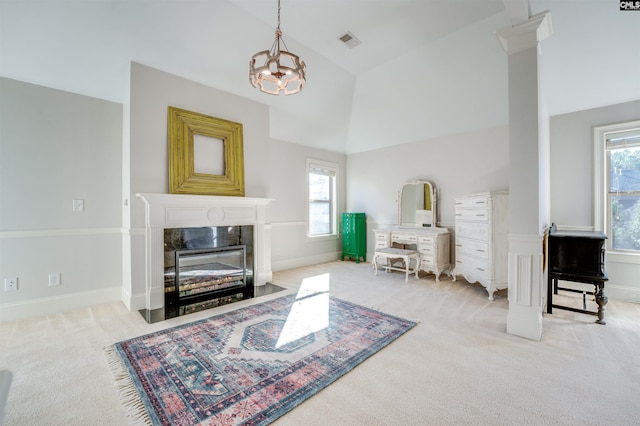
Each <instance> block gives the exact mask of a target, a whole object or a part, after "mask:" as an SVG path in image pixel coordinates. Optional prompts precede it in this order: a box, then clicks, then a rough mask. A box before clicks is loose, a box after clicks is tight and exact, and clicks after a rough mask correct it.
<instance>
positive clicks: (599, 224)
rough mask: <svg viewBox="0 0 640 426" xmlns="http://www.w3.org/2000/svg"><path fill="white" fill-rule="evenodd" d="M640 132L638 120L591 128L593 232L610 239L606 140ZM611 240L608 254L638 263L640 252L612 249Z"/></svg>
mask: <svg viewBox="0 0 640 426" xmlns="http://www.w3.org/2000/svg"><path fill="white" fill-rule="evenodd" d="M635 131H638V132H640V120H636V121H628V122H623V123H616V124H610V125H606V126H597V127H594V128H593V141H594V156H593V158H594V174H593V175H594V203H593V205H594V214H593V217H594V225H595V230H596V231H600V232H604V233H605V234H606V235H607V236H609V237H611V235H612V234H611V232H612V230H611V225H612V221H611V217H610V214H611V208H610V204H611V195H610V193H609V188H610V187H611V186H610V184H611V182H610V173H609V162H610V154H609V149H608V147H607V140H608V139H610V138H611V136H612V135H614V134H619V133H627V132H635ZM612 241H613V239H612V238H608V239H607V241H606V250H607V253H608V254H612V255H614V256H616V257H617V258H618V260H619V261H624V259H625V258H626V259H627V260H629V261H631V262H632V263H638V262H640V250H619V249H614V248H613V247H612Z"/></svg>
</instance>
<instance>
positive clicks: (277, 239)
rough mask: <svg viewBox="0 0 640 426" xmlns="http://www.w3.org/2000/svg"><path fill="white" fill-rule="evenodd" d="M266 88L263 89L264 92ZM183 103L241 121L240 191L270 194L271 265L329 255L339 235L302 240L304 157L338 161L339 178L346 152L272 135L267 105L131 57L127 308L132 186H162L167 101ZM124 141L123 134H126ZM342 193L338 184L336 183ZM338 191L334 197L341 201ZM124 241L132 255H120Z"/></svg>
mask: <svg viewBox="0 0 640 426" xmlns="http://www.w3.org/2000/svg"><path fill="white" fill-rule="evenodd" d="M265 96H268V95H265ZM169 106H176V107H179V108H184V109H187V110H190V111H195V112H198V113H202V114H207V115H211V116H214V117H219V118H224V119H227V120H231V121H236V122H240V123H242V125H243V133H244V138H243V139H244V171H245V195H246V196H247V197H264V198H274V199H276V201H274V202H273V204H272V205H271V206H269V210H268V217H267V221H268V222H272V223H274V227H273V229H272V245H273V250H272V258H273V259H272V260H273V266H272V268H273V269H275V270H277V269H276V268H286V267H291V266H301V265H306V264H312V263H317V262H319V261H326V260H332V259H335V258H337V256H338V253H337V251H338V248H339V241H338V240H331V241H323V242H314V243H311V242H309V241H307V240H306V233H305V232H304V231H305V228H304V225H302V224H303V223H306V196H307V195H306V194H307V193H306V169H305V167H306V164H305V159H306V157H312V158H317V159H322V160H327V161H334V162H336V163H339V164H340V167H341V169H342V171H343V178H342V182H341V185H342V186H344V176H345V173H344V167H345V166H344V165H345V155H344V154H337V153H332V152H329V151H324V150H321V149H315V148H310V147H303V146H301V145H297V144H293V143H286V142H280V141H274V140H271V139H270V137H269V135H270V127H269V123H270V114H277V113H278V112H277V111H270V110H269V107H267V106H266V105H264V104H261V103H258V102H254V101H251V100H248V99H246V98H242V97H239V96H236V95H232V94H230V93H226V92H224V91H221V90H217V89H214V88H211V87H207V86H204V85H202V84H199V83H196V82H193V81H190V80H187V79H184V78H181V77H178V76H175V75H172V74H169V73H166V72H163V71H159V70H156V69H153V68H150V67H147V66H144V65H141V64H137V63H132V65H131V101H130V134H129V136H130V138H129V140H130V142H129V146H128V147H127V149H126V151H127V152H128V153H129V155H130V160H129V163H128V164H125V169H126V170H128V171H129V174H130V182H129V185H127V184H126V183H125V188H128V192H127V189H125V194H123V198H124V199H126V200H128V201H129V202H128V204H129V207H127V206H125V207H124V209H125V210H127V209H130V212H129V214H130V219H131V228H130V229H128V232H127V233H128V235H129V237H128V238H129V245H128V246H126V247H125V249H124V253H125V256H124V258H123V264H124V269H125V271H128V270H129V267H130V270H131V272H130V273H127V274H125V276H124V279H123V281H124V287H123V301H124V302H125V304H126V305H127V306H128V307H129V308H130V309H132V310H134V309H142V308H144V307H145V302H144V301H145V297H144V291H145V282H144V265H145V264H144V208H143V207H144V206H143V202H142V201H141V200H139V199H137V198H136V197H135V194H136V193H140V192H152V193H168V191H169V175H168V162H169V160H168V153H167V144H168V142H167V108H168V107H169ZM125 141H126V138H125ZM341 192H342V193H343V194H344V191H341ZM344 199H345V198H344V195H342V197H341V200H340V202H339V204H340V205H341V206H344ZM129 247H130V250H131V256H130V257H129V256H127V255H126V254H127V251H128V250H127V249H128V248H129Z"/></svg>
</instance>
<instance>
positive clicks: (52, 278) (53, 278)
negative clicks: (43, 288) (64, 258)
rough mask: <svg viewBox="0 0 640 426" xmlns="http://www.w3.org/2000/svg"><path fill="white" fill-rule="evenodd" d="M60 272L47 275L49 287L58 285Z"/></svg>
mask: <svg viewBox="0 0 640 426" xmlns="http://www.w3.org/2000/svg"><path fill="white" fill-rule="evenodd" d="M60 284H61V282H60V272H52V273H50V274H49V287H53V286H56V285H60Z"/></svg>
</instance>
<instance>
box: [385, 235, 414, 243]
mask: <svg viewBox="0 0 640 426" xmlns="http://www.w3.org/2000/svg"><path fill="white" fill-rule="evenodd" d="M391 242H392V243H405V244H417V242H418V237H417V236H415V235H405V234H391Z"/></svg>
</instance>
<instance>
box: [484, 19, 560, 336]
mask: <svg viewBox="0 0 640 426" xmlns="http://www.w3.org/2000/svg"><path fill="white" fill-rule="evenodd" d="M551 32H552V30H551V18H550V16H549V13H548V12H544V13H541V14H539V15H535V16H532V17H530V18H529V20H528V21H525V22H522V23H519V24H517V25H514V26H511V27H507V28H502V29H500V30H498V31H497V32H496V35H497V36H498V39H499V40H500V43H501V44H502V47H503V48H504V50H505V51H506V53H507V54H508V56H509V58H508V65H509V164H510V173H509V274H508V277H509V278H508V280H509V282H508V285H509V314H508V316H507V332H508V333H511V334H515V335H518V336H522V337H525V338H528V339H532V340H540V338H541V336H542V312H543V309H544V304H545V300H544V299H545V296H546V292H545V291H544V289H545V288H546V278H545V273H544V271H543V268H544V265H543V242H544V234H545V231H546V228H547V227H548V225H549V201H548V200H549V131H548V122H549V118H548V116H547V114H546V111H545V108H544V103H543V102H541V96H540V95H541V93H542V90H541V84H540V78H539V65H540V50H539V49H540V42H541V41H542V40H544V39H545V38H547V37H548V36H549V35H551Z"/></svg>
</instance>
